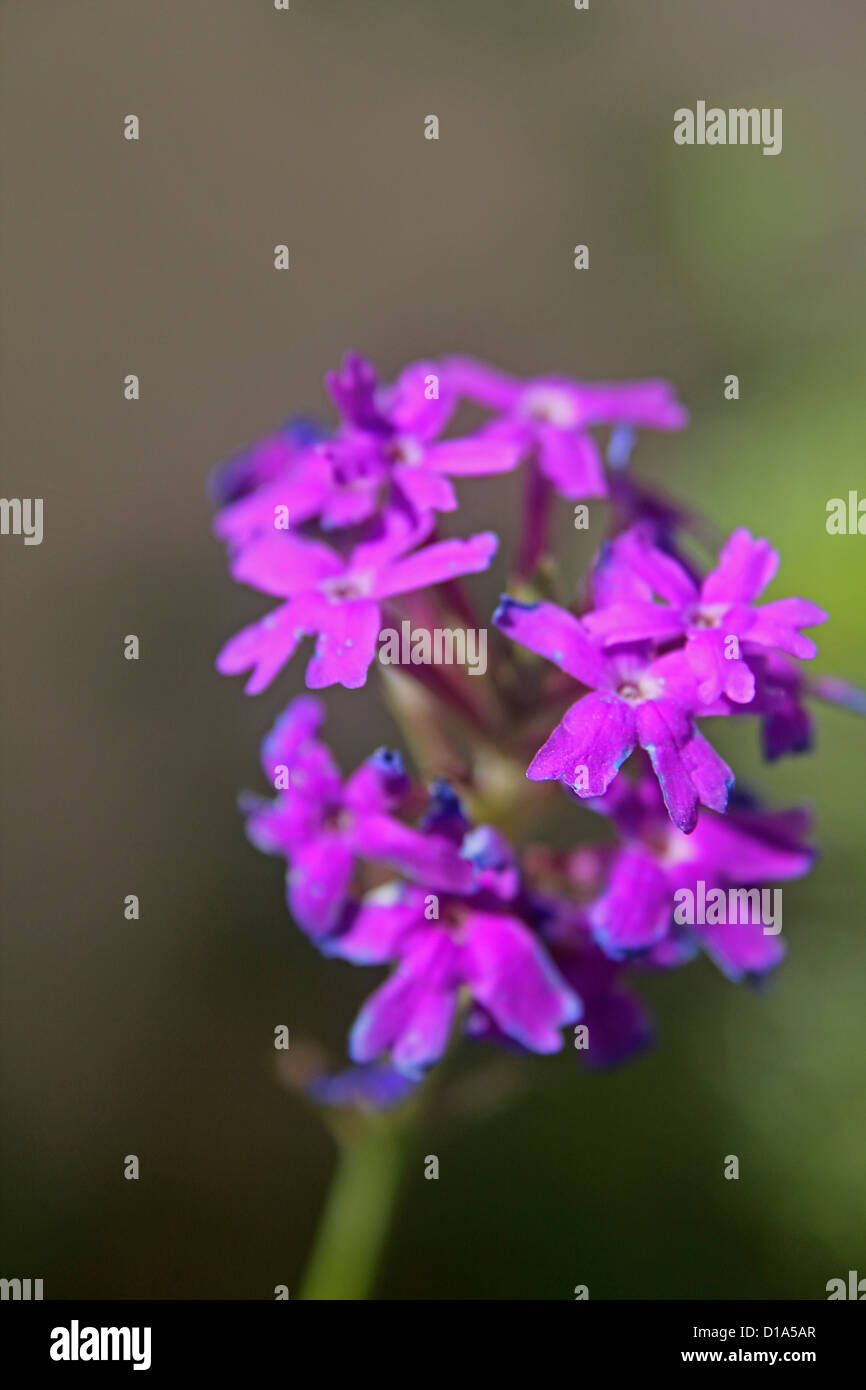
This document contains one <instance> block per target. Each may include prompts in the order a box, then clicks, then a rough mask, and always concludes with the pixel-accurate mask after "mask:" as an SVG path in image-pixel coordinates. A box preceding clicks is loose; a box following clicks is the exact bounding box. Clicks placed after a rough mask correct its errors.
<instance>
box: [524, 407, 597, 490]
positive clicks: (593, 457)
mask: <svg viewBox="0 0 866 1390" xmlns="http://www.w3.org/2000/svg"><path fill="white" fill-rule="evenodd" d="M536 433H537V436H538V463H539V467H540V469H541V471H542V473H543V474H544V476H545V477H546V478H547V480H548V481H549V482H550V483H552V484H553V486H554V487H555V488H556V490H557V492H558V493H559V494H560V495H561V496H562V497H567V498H569V499H570V500H571V501H579V500H580V499H581V498H582V497H606V496H607V490H608V489H607V477H606V475H605V471H604V461H603V459H602V455H601V450H600V449H599V447H598V445H597V444H596V442H595V440H594V439H593V437H592V435H591V434H586V433H585V432H584V431H582V430H574V429H568V430H564V429H557V428H556V426H555V425H549V424H539V425H538V426H537V427H536Z"/></svg>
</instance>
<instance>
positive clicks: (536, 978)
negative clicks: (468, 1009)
mask: <svg viewBox="0 0 866 1390" xmlns="http://www.w3.org/2000/svg"><path fill="white" fill-rule="evenodd" d="M464 931H465V936H466V944H465V947H464V963H465V970H466V977H467V981H468V983H469V985H470V987H471V989H472V993H473V995H474V997H475V998H476V999H477V1000H478V1002H479V1003H480V1004H482V1005H483V1006H484V1008H485V1009H486V1010H487V1011H488V1012H489V1013H490V1014H491V1016H492V1018H493V1019H494V1021H495V1022H496V1023H497V1024H498V1026H499V1027H500V1028H501V1029H502V1031H503V1032H504V1033H506V1034H507V1035H508V1037H510V1038H513V1039H514V1040H515V1042H518V1043H520V1044H521V1045H522V1046H523V1047H527V1048H530V1049H531V1050H532V1051H533V1052H545V1053H546V1052H558V1051H559V1049H560V1048H561V1047H562V1034H561V1031H560V1030H561V1028H562V1027H563V1025H564V1024H566V1023H572V1022H574V1021H575V1020H576V1019H578V1018H579V1017H580V1014H581V1003H580V1000H579V999H578V997H577V995H576V994H575V993H574V991H573V990H571V989H570V988H569V987H568V985H567V984H566V983H565V981H564V980H563V978H562V976H561V975H560V974H559V972H558V970H557V969H556V967H555V966H554V964H553V962H552V961H551V959H550V957H549V956H548V954H547V952H546V951H545V949H544V947H543V946H542V944H541V942H540V941H539V940H538V938H537V937H535V936H533V934H532V932H530V931H529V930H528V928H527V927H526V926H525V925H524V924H523V922H521V921H519V920H518V919H517V918H515V917H507V916H499V915H497V914H494V913H486V912H473V913H472V914H471V916H470V917H469V918H468V919H467V922H466V924H465V927H464Z"/></svg>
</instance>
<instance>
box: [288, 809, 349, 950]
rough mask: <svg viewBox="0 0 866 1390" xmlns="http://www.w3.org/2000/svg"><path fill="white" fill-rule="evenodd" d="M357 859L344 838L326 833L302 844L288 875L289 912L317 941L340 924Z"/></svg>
mask: <svg viewBox="0 0 866 1390" xmlns="http://www.w3.org/2000/svg"><path fill="white" fill-rule="evenodd" d="M353 868H354V858H353V855H352V852H351V850H350V848H349V847H348V845H347V844H346V843H345V841H344V840H343V838H342V836H341V835H339V834H337V833H332V832H329V831H326V832H325V833H324V834H321V835H316V836H315V837H314V838H313V839H311V840H308V841H307V842H306V844H303V845H300V846H299V847H298V848H297V849H296V850H295V852H294V853H293V855H292V863H291V867H290V869H289V871H288V873H287V874H286V890H287V898H288V904H289V910H290V912H291V913H292V916H293V917H294V918H295V921H296V922H297V924H298V926H299V927H301V928H302V929H303V930H304V931H305V932H306V933H307V934H308V935H309V936H311V937H312V938H313V940H314V941H317V940H320V939H321V938H323V937H325V936H327V935H328V934H329V933H330V932H332V931H333V930H334V928H335V927H336V926H337V925H338V924H339V921H340V917H341V915H342V912H343V908H344V907H345V904H346V895H347V893H348V891H349V884H350V883H351V879H352V871H353Z"/></svg>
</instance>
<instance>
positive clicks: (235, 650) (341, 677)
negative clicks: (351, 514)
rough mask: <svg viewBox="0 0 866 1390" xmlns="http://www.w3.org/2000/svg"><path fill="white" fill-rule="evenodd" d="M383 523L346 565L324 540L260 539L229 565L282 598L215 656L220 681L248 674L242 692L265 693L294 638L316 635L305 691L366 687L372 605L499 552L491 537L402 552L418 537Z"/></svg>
mask: <svg viewBox="0 0 866 1390" xmlns="http://www.w3.org/2000/svg"><path fill="white" fill-rule="evenodd" d="M396 516H397V514H396V513H389V524H388V525H387V526H386V527H385V528H384V530H383V531H382V533H381V534H379V535H377V536H376V538H375V539H370V540H367V541H363V542H361V543H360V544H358V545H356V546H355V547H354V549H353V550H352V552H351V554H350V555H349V556H348V557H345V558H344V557H343V556H341V555H340V554H339V553H338V551H337V550H335V549H333V548H332V547H331V546H329V545H325V544H324V543H323V542H322V541H316V540H312V539H306V538H302V537H298V536H290V535H278V534H277V533H276V532H271V533H270V534H262V535H260V536H258V537H257V538H256V539H255V540H253V541H251V542H250V544H249V545H247V546H246V547H244V549H242V550H241V551H240V553H239V554H238V555H236V556H235V557H234V559H233V561H232V566H231V570H232V575H233V576H234V578H235V579H237V580H239V581H240V582H241V583H244V584H251V585H252V586H253V587H254V588H256V589H259V590H261V591H262V592H264V593H267V594H274V595H277V596H278V597H280V598H282V599H284V600H285V602H283V603H282V604H281V605H280V606H279V607H278V608H275V609H274V610H273V611H272V612H271V613H269V614H268V615H267V617H265V618H262V619H260V620H259V621H258V622H256V623H253V624H252V625H251V626H249V627H245V628H244V629H243V630H242V631H241V632H239V633H237V634H236V635H235V636H234V637H233V638H231V640H230V641H229V642H227V643H226V645H225V646H224V647H223V649H222V651H221V652H220V654H219V656H218V657H217V669H218V670H219V671H221V672H222V673H223V674H224V675H237V674H238V673H239V672H242V671H252V675H251V676H250V678H249V680H248V681H247V685H246V691H247V694H250V695H253V694H258V692H259V691H261V690H264V689H266V687H267V686H268V685H270V683H271V681H272V680H273V679H274V677H275V676H276V674H277V672H278V671H279V670H280V669H281V668H282V667H283V666H284V665H285V663H286V662H287V661H288V660H289V658H290V657H291V656H292V655H293V654H294V652H295V649H296V648H297V646H298V644H299V642H300V641H301V639H302V638H303V637H305V636H312V635H315V636H316V646H315V650H314V653H313V656H312V657H311V658H310V661H309V664H308V666H307V674H306V680H307V685H308V686H309V688H310V689H312V690H320V689H322V688H323V687H325V686H328V685H334V684H337V683H339V684H340V685H344V686H348V687H349V688H350V689H355V688H357V687H358V686H361V685H363V684H364V683H365V681H366V679H367V670H368V668H369V666H370V663H371V662H372V660H373V658H374V657H375V655H376V642H377V640H378V637H379V632H380V630H381V627H382V612H381V606H380V600H382V599H387V598H392V597H394V596H395V595H398V594H404V593H408V592H411V591H412V590H415V589H423V588H426V587H427V585H429V584H439V583H441V582H442V581H444V580H448V579H453V578H454V577H455V576H457V575H463V574H473V573H477V572H478V571H479V570H483V569H486V568H487V566H488V564H489V563H490V560H491V558H492V556H493V555H494V553H495V551H496V547H497V544H498V541H497V538H496V536H495V535H494V534H493V532H492V531H484V532H481V533H480V534H478V535H475V536H470V537H469V538H468V539H466V540H447V541H439V542H437V543H436V544H434V545H428V546H426V547H424V548H422V549H420V550H415V551H414V552H413V553H411V554H409V553H407V551H409V550H410V548H411V546H412V545H414V544H415V541H416V540H417V538H418V535H419V531H418V529H417V528H416V529H414V530H413V529H412V528H411V526H410V527H406V526H405V525H404V524H403V523H400V525H398V526H393V527H392V526H391V525H390V519H392V518H396Z"/></svg>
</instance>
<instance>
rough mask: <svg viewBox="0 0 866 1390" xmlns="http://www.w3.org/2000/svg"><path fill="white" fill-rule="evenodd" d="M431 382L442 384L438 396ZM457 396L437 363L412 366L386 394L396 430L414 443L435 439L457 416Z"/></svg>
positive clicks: (389, 412) (414, 363) (421, 363)
mask: <svg viewBox="0 0 866 1390" xmlns="http://www.w3.org/2000/svg"><path fill="white" fill-rule="evenodd" d="M431 378H435V380H436V382H437V383H438V395H437V396H433V397H431V395H430V392H431V391H432V390H433V389H434V383H433V381H432V380H431ZM455 404H456V396H455V393H454V391H453V390H452V389H450V387H449V384H448V380H447V376H446V374H444V373H443V372H442V369H441V368H440V367H439V366H438V364H437V363H435V362H412V363H410V365H409V366H408V367H405V368H404V369H403V371H402V372H401V373H400V375H399V376H398V378H397V380H396V381H395V382H394V384H393V386H390V387H389V388H388V390H387V391H386V392H385V407H386V412H387V415H388V419H389V420H390V422H391V424H392V426H393V427H394V429H395V430H396V431H397V433H398V434H401V435H409V436H410V437H411V438H412V439H416V440H421V441H423V440H427V439H434V438H435V437H436V435H438V434H441V432H442V430H444V428H445V426H446V425H447V424H448V421H449V420H450V419H451V416H452V415H453V413H454V406H455Z"/></svg>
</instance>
